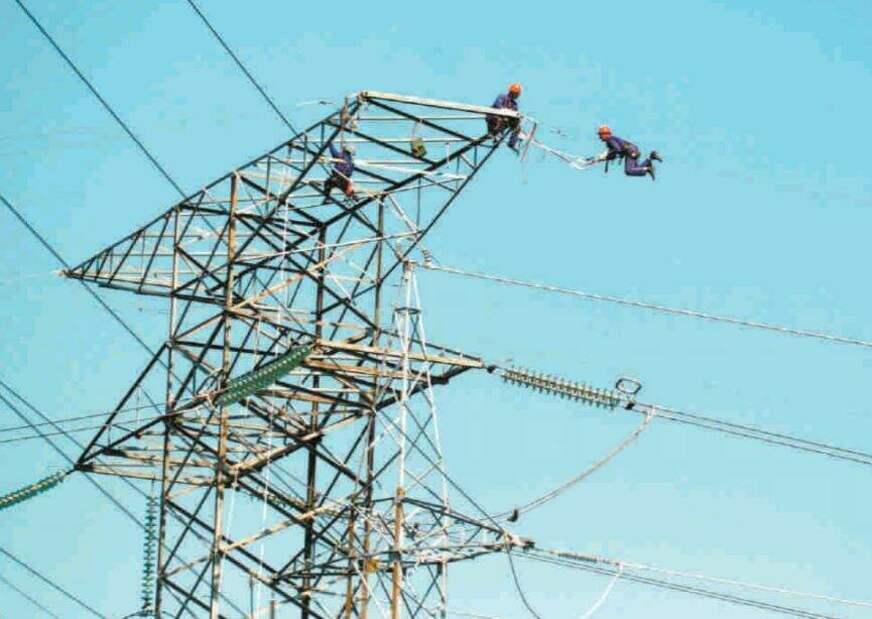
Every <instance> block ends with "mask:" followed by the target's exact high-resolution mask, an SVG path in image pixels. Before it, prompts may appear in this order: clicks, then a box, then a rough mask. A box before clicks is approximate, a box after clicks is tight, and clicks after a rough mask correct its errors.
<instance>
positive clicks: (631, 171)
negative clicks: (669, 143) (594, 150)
mask: <svg viewBox="0 0 872 619" xmlns="http://www.w3.org/2000/svg"><path fill="white" fill-rule="evenodd" d="M597 135H598V136H599V139H600V140H602V141H603V142H605V144H606V147H607V148H608V150H606V151H605V152H603V153H602V154H601V155H599V156H598V157H596V160H597V161H612V160H614V159H616V158H618V157H623V158H624V174H626V175H627V176H645V175H646V174H647V175H650V176H651V180H652V181H653V180H655V176H654V162H655V161H663V159H661V158H660V155H658V154H657V151H656V150H652V151H651V154H650V155H648V158H647V159H645V161H643V162H641V163H639V156H640V155H641V152H640V151H639V147H638V146H636V145H635V144H633V143H632V142H628V141H627V140H622V139H621V138H619V137H618V136H616V135H613V134H612V130H611V129H610V128H609V127H608V125H602V126H600V128H599V129H597Z"/></svg>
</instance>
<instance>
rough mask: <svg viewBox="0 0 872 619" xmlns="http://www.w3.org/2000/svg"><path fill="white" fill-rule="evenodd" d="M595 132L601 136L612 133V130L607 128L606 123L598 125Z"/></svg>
mask: <svg viewBox="0 0 872 619" xmlns="http://www.w3.org/2000/svg"><path fill="white" fill-rule="evenodd" d="M596 132H597V135H601V136H602V135H606V136H608V135H611V134H612V130H611V129H610V128H609V126H608V125H600V126H599V129H597V130H596Z"/></svg>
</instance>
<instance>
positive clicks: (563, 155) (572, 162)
mask: <svg viewBox="0 0 872 619" xmlns="http://www.w3.org/2000/svg"><path fill="white" fill-rule="evenodd" d="M530 146H535V147H536V148H538V149H540V150H542V151H544V152H546V153H548V154H550V155H554V156H555V157H557V158H558V159H560V160H561V161H563V162H564V163H566V164H569V167H571V168H575V169H576V170H587V169H588V168H592V167H593V166H595V165H597V164H598V163H600V160H599V159H597V158H596V157H584V156H582V155H572V154H570V153H567V152H564V151H562V150H557V149H556V148H552V147H551V146H548V145H547V144H544V143H543V142H540V141H539V140H537V139H535V138H532V139H530Z"/></svg>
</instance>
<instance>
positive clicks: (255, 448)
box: [65, 92, 517, 618]
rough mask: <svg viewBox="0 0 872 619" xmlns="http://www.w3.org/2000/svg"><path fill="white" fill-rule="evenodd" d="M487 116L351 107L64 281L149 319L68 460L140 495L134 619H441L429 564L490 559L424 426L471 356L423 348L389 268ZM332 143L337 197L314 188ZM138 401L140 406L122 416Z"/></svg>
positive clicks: (484, 152)
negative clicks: (148, 618)
mask: <svg viewBox="0 0 872 619" xmlns="http://www.w3.org/2000/svg"><path fill="white" fill-rule="evenodd" d="M488 113H491V114H493V113H497V114H501V115H504V116H506V117H511V118H516V117H517V114H516V113H514V112H495V111H494V110H491V109H489V108H483V107H479V106H470V105H462V104H456V103H451V102H445V101H434V100H427V99H419V98H414V97H403V96H398V95H390V94H386V93H376V92H364V93H361V94H360V95H358V96H357V97H356V98H355V99H354V100H353V101H350V102H349V103H347V104H346V105H345V106H344V107H343V108H342V109H341V110H338V111H336V112H335V113H334V114H332V115H330V116H328V117H327V118H325V119H324V120H322V121H321V122H318V123H316V124H315V125H313V126H311V127H309V128H308V129H307V130H306V131H304V132H302V133H300V134H298V135H296V136H293V138H291V139H290V140H288V141H286V142H284V143H282V144H281V145H280V146H279V147H277V148H275V149H273V150H272V151H270V152H268V153H266V154H265V155H263V156H261V157H258V158H257V159H255V160H254V161H252V162H250V163H248V164H246V165H244V166H242V167H240V168H238V169H236V170H233V171H232V172H230V173H229V174H227V175H226V176H224V177H223V178H221V179H219V180H217V181H215V182H213V183H211V184H210V185H208V186H207V187H206V188H205V189H203V190H202V191H200V192H197V193H195V194H194V195H191V196H190V197H188V198H187V199H185V200H183V201H181V202H180V203H178V204H176V205H175V206H173V207H172V208H170V209H169V210H168V211H166V212H165V213H164V214H162V215H161V216H159V217H157V218H156V219H154V220H153V221H152V222H150V223H148V224H147V225H145V226H143V227H142V228H140V229H138V230H136V231H135V232H133V233H132V234H130V235H128V236H127V237H125V238H124V239H122V240H121V241H119V242H118V243H116V244H114V245H112V246H111V247H109V248H107V249H104V250H103V251H101V252H99V253H97V254H96V255H94V256H93V257H92V258H89V259H88V260H86V261H84V262H83V263H82V264H80V265H78V266H77V267H75V268H73V269H71V270H69V271H68V272H66V273H65V274H66V275H67V276H68V277H71V278H76V279H81V280H84V281H89V282H95V283H97V284H99V285H101V286H105V287H109V288H117V289H121V290H127V291H131V292H134V293H136V294H139V295H152V296H159V297H165V298H166V299H167V303H168V305H169V331H168V335H167V338H166V341H165V342H164V343H163V344H162V345H161V346H160V348H159V349H158V350H157V352H156V354H155V355H154V357H153V358H152V359H151V361H150V362H149V363H148V365H147V367H146V368H145V370H144V371H143V372H142V373H141V374H140V375H139V376H138V377H137V378H136V380H135V381H134V383H133V385H132V386H131V387H130V389H129V390H128V392H127V395H126V396H125V397H124V398H122V400H121V401H120V402H119V403H118V405H117V407H116V409H115V412H114V413H113V414H112V415H111V416H110V418H109V420H108V423H107V425H106V426H105V427H104V429H103V430H101V431H100V432H99V433H98V434H97V435H96V436H95V437H94V438H93V440H92V441H91V442H90V443H89V444H88V446H87V448H86V449H85V451H84V453H83V454H82V455H81V457H80V458H79V460H78V463H77V468H78V469H79V470H82V471H88V472H94V473H103V474H109V475H121V476H126V477H128V478H136V479H141V480H151V481H152V483H155V484H159V486H160V497H161V502H160V530H159V539H158V560H157V562H158V569H157V573H158V580H157V588H156V597H155V615H156V616H173V617H186V616H187V617H191V616H195V617H196V616H205V615H206V614H208V615H209V616H210V617H213V618H214V617H223V616H231V615H233V616H237V615H238V614H240V613H241V614H243V615H246V616H248V615H249V614H252V610H253V616H257V617H266V616H274V617H285V616H296V614H299V615H300V616H301V617H319V618H320V617H372V616H389V617H392V618H398V617H401V616H403V617H441V616H444V613H445V596H446V575H445V572H446V567H447V565H448V564H449V563H451V562H454V561H459V560H463V559H467V558H471V557H475V556H478V555H480V554H483V553H487V552H492V551H494V550H498V549H502V548H504V546H505V543H506V542H505V539H504V532H503V531H502V529H500V528H498V527H496V526H493V525H491V524H488V522H484V521H481V520H479V519H478V518H477V517H476V516H475V515H474V514H473V513H472V512H471V510H470V508H469V506H468V505H463V504H460V505H461V507H457V505H458V504H456V503H453V502H452V500H453V498H454V497H453V493H452V492H451V491H450V488H449V486H448V484H447V482H446V477H445V475H444V463H443V461H442V454H441V450H440V447H439V437H438V427H437V418H436V415H435V411H436V408H435V401H434V397H433V387H434V386H436V385H443V384H446V383H448V382H449V381H450V380H451V379H452V378H453V377H455V376H457V375H459V374H461V373H463V372H465V371H467V370H469V369H474V368H481V367H482V362H481V361H480V360H479V359H477V358H474V357H471V356H468V355H464V354H462V353H460V352H457V351H454V350H450V349H447V348H444V347H440V346H436V345H433V344H431V343H429V342H428V341H427V340H426V337H425V334H424V330H423V322H422V318H421V317H422V315H421V310H420V305H419V302H418V297H417V288H416V284H415V277H414V262H412V261H410V254H411V252H412V250H413V249H414V248H415V247H416V246H417V245H418V244H419V243H420V241H421V239H422V238H423V237H424V235H426V234H427V232H428V231H429V230H430V228H431V226H432V225H433V224H434V223H435V222H436V221H437V220H438V219H439V218H440V217H441V216H442V214H443V213H444V211H445V210H446V209H447V208H448V206H450V205H451V204H452V202H453V201H454V200H455V199H456V198H457V196H458V194H459V193H460V192H461V191H462V190H463V188H464V187H465V186H466V184H467V183H468V182H469V181H470V180H471V179H472V178H473V176H475V174H476V173H477V172H478V171H479V169H480V168H481V167H482V166H483V165H484V164H485V162H486V161H487V160H488V158H489V157H490V156H491V155H492V154H493V152H494V150H495V148H496V144H494V143H493V141H492V140H491V139H490V138H489V137H487V136H486V135H484V133H485V132H484V128H485V127H484V125H485V124H484V116H485V114H488ZM340 143H345V144H348V143H354V144H355V145H356V146H357V156H356V170H355V174H354V182H355V186H356V188H357V191H356V194H355V196H354V197H353V198H349V197H346V196H344V195H343V194H342V192H340V191H338V190H334V191H333V192H332V195H329V196H328V195H327V194H326V193H325V191H324V183H325V180H326V179H327V177H328V176H329V174H330V172H331V168H332V165H333V164H332V162H331V160H330V156H329V151H328V147H329V145H330V144H337V145H338V144H340ZM294 355H296V356H297V357H298V359H297V360H298V361H299V360H301V363H299V364H295V363H291V364H289V365H288V367H291V368H292V369H290V371H289V372H288V373H283V374H282V375H281V376H279V377H278V378H277V379H275V380H272V382H270V383H269V384H256V385H255V387H256V389H255V390H252V389H251V388H250V384H251V382H250V381H251V380H255V379H256V378H257V376H258V374H257V371H258V370H262V371H267V370H268V369H269V368H270V367H272V366H274V365H275V364H276V363H279V362H285V361H287V360H288V359H289V357H293V356H294ZM246 381H249V382H246ZM255 382H256V381H255ZM240 385H242V387H240ZM246 385H249V387H246ZM140 392H145V393H148V394H160V396H159V399H160V400H162V402H160V403H158V397H155V398H154V412H153V414H152V415H150V416H144V417H142V418H140V420H139V421H135V420H134V421H131V418H130V417H129V415H128V414H127V413H126V412H125V407H128V406H129V405H130V402H131V401H132V398H134V394H137V393H140ZM234 394H235V397H234ZM240 394H241V395H240ZM450 499H451V500H450ZM246 608H247V609H248V610H244V609H246Z"/></svg>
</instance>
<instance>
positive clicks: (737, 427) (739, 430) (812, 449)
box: [632, 402, 872, 466]
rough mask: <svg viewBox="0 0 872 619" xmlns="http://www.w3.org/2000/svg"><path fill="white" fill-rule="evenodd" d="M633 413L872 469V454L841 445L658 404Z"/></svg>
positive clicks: (641, 408) (639, 404)
mask: <svg viewBox="0 0 872 619" xmlns="http://www.w3.org/2000/svg"><path fill="white" fill-rule="evenodd" d="M632 410H633V411H634V412H637V413H640V414H646V413H648V412H653V413H654V414H656V415H657V417H658V418H660V419H666V420H667V421H673V422H676V423H682V424H685V425H691V426H696V427H698V428H703V429H706V430H714V431H716V432H721V433H723V434H730V435H733V436H737V437H740V438H747V439H751V440H755V441H760V442H763V443H767V444H769V445H779V446H782V447H788V448H790V449H795V450H797V451H804V452H807V453H813V454H818V455H822V456H827V457H829V458H834V459H837V460H846V461H849V462H855V463H857V464H863V465H866V466H872V453H869V452H864V451H858V450H855V449H847V448H845V447H839V446H838V445H832V444H828V443H822V442H819V441H811V440H807V439H803V438H797V437H795V436H791V435H789V434H783V433H781V432H773V431H771V430H764V429H762V428H757V427H755V426H749V425H742V424H738V423H733V422H729V421H723V420H721V419H716V418H714V417H705V416H703V415H697V414H694V413H687V412H684V411H680V410H677V409H674V408H667V407H663V406H658V405H656V404H644V403H641V402H640V403H637V404H635V406H634V407H633V409H632Z"/></svg>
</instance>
